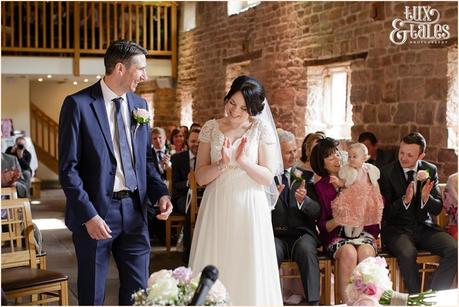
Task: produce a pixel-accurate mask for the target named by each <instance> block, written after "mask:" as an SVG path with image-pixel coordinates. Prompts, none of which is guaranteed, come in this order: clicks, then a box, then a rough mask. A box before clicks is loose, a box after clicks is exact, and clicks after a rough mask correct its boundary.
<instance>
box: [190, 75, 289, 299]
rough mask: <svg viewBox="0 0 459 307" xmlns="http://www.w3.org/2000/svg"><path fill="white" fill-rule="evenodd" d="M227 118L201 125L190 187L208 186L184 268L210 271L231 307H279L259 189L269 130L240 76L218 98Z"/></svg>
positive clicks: (253, 86)
mask: <svg viewBox="0 0 459 307" xmlns="http://www.w3.org/2000/svg"><path fill="white" fill-rule="evenodd" d="M224 101H225V113H226V116H225V117H224V118H221V119H217V120H215V119H212V120H209V121H208V122H206V123H205V125H204V126H203V127H202V129H201V134H200V136H199V139H200V144H199V150H198V155H197V165H196V180H197V182H198V184H200V185H207V187H206V189H205V192H204V196H203V199H202V201H201V206H200V208H199V214H198V218H197V221H196V228H195V230H194V234H193V242H192V246H191V253H190V267H191V268H192V270H193V271H194V272H200V271H201V270H202V269H203V268H204V267H205V266H206V265H209V264H213V265H215V266H216V267H217V268H218V270H219V279H220V280H221V281H222V282H223V284H224V285H225V286H226V288H227V290H228V293H229V296H230V302H231V304H232V305H265V306H273V305H277V306H279V305H282V295H281V289H280V282H279V271H278V267H277V260H276V249H275V244H274V235H273V230H272V224H271V207H270V204H269V201H268V197H267V193H266V189H267V187H268V186H270V185H271V184H272V182H273V178H274V174H275V171H276V170H275V168H276V163H279V161H275V160H276V158H275V155H274V153H275V152H277V151H278V148H276V147H275V146H279V144H278V141H277V139H276V136H275V134H274V131H275V129H273V128H272V127H269V124H268V125H267V124H266V123H265V121H262V120H261V119H259V118H258V117H256V116H255V115H258V114H260V113H261V112H262V110H263V108H264V107H266V108H269V106H267V105H266V106H265V103H266V102H265V94H264V89H263V87H262V85H261V84H260V83H259V82H258V81H257V80H255V79H253V78H250V77H246V76H241V77H238V78H237V79H235V80H234V81H233V84H232V86H231V89H230V91H229V92H228V94H227V95H226V96H225V99H224Z"/></svg>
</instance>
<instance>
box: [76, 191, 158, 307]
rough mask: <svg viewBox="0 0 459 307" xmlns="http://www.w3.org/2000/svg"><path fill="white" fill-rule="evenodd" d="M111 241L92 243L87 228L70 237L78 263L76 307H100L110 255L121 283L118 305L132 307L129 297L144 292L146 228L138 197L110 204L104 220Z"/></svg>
mask: <svg viewBox="0 0 459 307" xmlns="http://www.w3.org/2000/svg"><path fill="white" fill-rule="evenodd" d="M105 222H106V223H107V225H108V226H109V227H110V229H111V231H112V233H111V236H112V238H111V239H107V240H99V241H97V240H93V239H91V238H90V237H89V235H88V233H87V231H86V228H85V227H84V226H82V227H81V229H80V230H78V231H75V232H74V233H73V242H74V244H75V252H76V256H77V260H78V303H79V305H103V304H104V298H105V284H106V279H107V273H108V267H109V259H110V254H113V256H114V259H115V262H116V265H117V267H118V272H119V280H120V282H121V284H120V288H119V305H132V304H133V302H132V300H131V295H132V294H133V293H134V292H135V291H137V290H139V289H141V288H146V286H147V280H148V270H149V260H150V240H149V235H148V228H147V225H146V224H145V222H144V219H143V217H142V212H141V210H140V205H139V201H138V197H137V196H134V197H128V198H124V199H121V200H116V199H113V200H112V204H111V206H110V207H109V209H108V212H107V215H106V216H105Z"/></svg>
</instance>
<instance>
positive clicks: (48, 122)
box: [30, 103, 59, 174]
mask: <svg viewBox="0 0 459 307" xmlns="http://www.w3.org/2000/svg"><path fill="white" fill-rule="evenodd" d="M30 121H31V123H30V125H31V137H32V142H33V144H34V146H35V151H36V152H37V158H38V160H39V161H40V162H41V163H43V164H44V165H46V166H47V167H48V168H49V169H50V170H52V171H53V172H55V173H56V174H59V164H58V160H57V159H58V144H57V140H58V136H59V134H58V133H59V125H58V124H57V123H56V122H55V121H54V120H53V119H52V118H50V117H49V116H48V115H46V114H45V113H44V112H43V111H42V110H40V109H39V108H38V107H37V106H36V105H35V104H33V103H30Z"/></svg>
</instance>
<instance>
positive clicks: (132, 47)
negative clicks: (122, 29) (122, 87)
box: [104, 40, 147, 75]
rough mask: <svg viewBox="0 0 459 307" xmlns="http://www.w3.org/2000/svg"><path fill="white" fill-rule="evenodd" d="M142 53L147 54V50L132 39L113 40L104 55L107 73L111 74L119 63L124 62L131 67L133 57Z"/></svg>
mask: <svg viewBox="0 0 459 307" xmlns="http://www.w3.org/2000/svg"><path fill="white" fill-rule="evenodd" d="M140 54H143V55H147V50H146V49H145V48H143V47H142V46H140V45H138V44H136V43H134V42H132V41H128V40H117V41H114V42H112V43H111V44H110V46H108V48H107V51H106V52H105V56H104V65H105V74H106V75H110V74H111V73H112V72H113V70H114V69H115V66H116V64H118V63H123V65H124V66H126V67H128V68H129V66H131V64H132V63H131V60H132V57H133V56H136V55H140Z"/></svg>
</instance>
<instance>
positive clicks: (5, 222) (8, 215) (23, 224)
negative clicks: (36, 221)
mask: <svg viewBox="0 0 459 307" xmlns="http://www.w3.org/2000/svg"><path fill="white" fill-rule="evenodd" d="M2 210H3V212H2V219H1V224H2V239H1V240H2V255H1V259H2V269H3V268H9V267H15V266H23V265H24V264H26V265H27V266H29V267H31V268H36V267H37V260H36V253H35V244H34V243H33V242H34V241H33V225H32V214H31V211H30V204H29V200H28V199H27V198H18V199H8V200H3V201H2Z"/></svg>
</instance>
